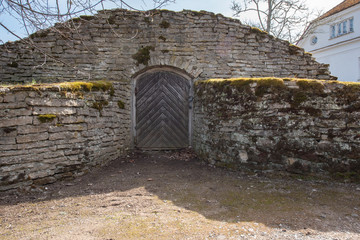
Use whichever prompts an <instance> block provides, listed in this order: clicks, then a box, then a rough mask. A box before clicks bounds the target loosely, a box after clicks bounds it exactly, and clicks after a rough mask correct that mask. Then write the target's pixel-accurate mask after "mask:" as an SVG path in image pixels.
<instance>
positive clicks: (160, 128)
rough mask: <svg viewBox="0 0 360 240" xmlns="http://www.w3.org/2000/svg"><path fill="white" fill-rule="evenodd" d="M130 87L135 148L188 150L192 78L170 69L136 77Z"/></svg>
mask: <svg viewBox="0 0 360 240" xmlns="http://www.w3.org/2000/svg"><path fill="white" fill-rule="evenodd" d="M133 87H134V88H133V90H134V91H133V136H134V144H135V147H137V148H140V149H147V150H160V149H180V148H185V147H188V146H189V145H190V142H191V140H190V137H191V115H192V112H191V106H190V104H191V99H192V97H191V96H192V93H191V92H192V79H191V77H190V76H189V75H188V74H186V73H185V72H183V71H181V70H178V69H174V68H171V67H170V68H169V67H162V68H152V69H148V70H147V71H143V72H141V73H139V74H137V76H136V77H135V78H134V83H133Z"/></svg>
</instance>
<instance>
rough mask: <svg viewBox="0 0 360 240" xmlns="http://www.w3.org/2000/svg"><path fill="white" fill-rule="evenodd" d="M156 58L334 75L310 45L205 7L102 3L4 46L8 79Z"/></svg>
mask: <svg viewBox="0 0 360 240" xmlns="http://www.w3.org/2000/svg"><path fill="white" fill-rule="evenodd" d="M70 29H73V30H72V31H71V30H70ZM155 66H172V67H176V68H178V69H182V70H184V71H185V72H187V73H188V74H190V75H191V76H192V77H193V78H194V79H209V78H215V77H216V78H230V77H271V76H276V77H298V78H315V79H330V78H331V76H330V75H329V74H330V73H329V70H328V65H325V64H320V63H318V62H316V61H315V60H314V58H312V57H311V54H309V53H305V52H304V50H303V49H301V48H298V47H297V46H294V45H291V44H289V42H287V41H283V40H280V39H276V38H274V37H272V36H270V35H268V34H267V33H265V32H262V31H260V30H259V29H256V28H252V27H249V26H245V25H242V24H241V23H240V21H238V20H236V19H231V18H226V17H224V16H222V15H220V14H217V15H215V14H213V13H209V12H203V11H202V12H195V11H189V10H184V11H182V12H171V11H167V10H156V11H151V12H146V13H144V12H136V11H126V10H120V9H117V10H106V11H100V12H99V13H98V14H97V15H95V16H92V17H85V18H79V19H72V20H70V21H69V22H67V23H64V24H56V25H55V26H54V27H52V28H49V29H46V30H42V31H40V32H37V33H35V34H33V35H31V36H30V37H29V38H26V39H23V40H21V41H17V42H9V43H6V44H4V45H1V46H0V82H2V83H5V82H7V83H23V82H32V81H36V82H37V83H39V82H59V81H60V82H62V81H76V80H88V79H109V80H120V79H128V80H129V79H131V77H132V76H134V74H136V73H138V72H139V71H141V70H144V69H146V68H147V67H148V68H151V67H155Z"/></svg>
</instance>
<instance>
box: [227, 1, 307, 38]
mask: <svg viewBox="0 0 360 240" xmlns="http://www.w3.org/2000/svg"><path fill="white" fill-rule="evenodd" d="M231 9H232V10H233V11H234V15H235V16H239V17H240V18H241V17H243V15H244V13H251V12H252V13H255V15H256V21H245V22H246V23H247V24H249V25H252V26H255V27H258V28H260V29H261V30H263V31H266V32H268V33H270V34H271V35H273V36H275V37H278V38H282V39H286V40H288V41H290V42H292V43H294V42H296V41H297V40H298V39H299V38H300V37H301V35H302V32H303V31H304V30H305V28H306V27H307V26H308V24H309V20H310V17H311V16H312V14H313V12H310V11H309V9H308V7H307V6H306V5H305V3H304V1H303V0H241V2H236V1H233V3H232V7H231Z"/></svg>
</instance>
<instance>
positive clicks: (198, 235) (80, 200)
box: [0, 152, 360, 240]
mask: <svg viewBox="0 0 360 240" xmlns="http://www.w3.org/2000/svg"><path fill="white" fill-rule="evenodd" d="M297 178H301V176H296V175H288V174H284V173H280V174H272V176H269V175H268V176H257V175H249V174H244V173H240V172H232V171H229V170H225V169H219V168H214V167H210V166H207V165H206V164H203V163H201V162H199V161H198V160H196V158H195V157H194V156H193V155H192V154H191V153H189V152H181V153H178V152H168V153H159V152H158V153H151V154H150V153H141V152H140V153H133V154H130V155H129V156H128V157H126V158H122V159H118V160H116V161H114V162H112V163H111V164H109V165H108V166H106V167H104V168H101V169H96V170H94V171H92V172H91V173H89V174H86V175H85V176H82V177H80V178H77V179H75V180H72V181H63V182H59V183H56V184H52V185H48V186H46V187H42V188H37V189H33V191H31V192H30V193H19V192H11V193H9V192H6V193H0V239H4V240H5V239H6V240H7V239H9V240H10V239H11V240H14V239H71V240H76V239H86V240H91V239H101V240H105V239H106V240H110V239H291V240H293V239H351V240H353V239H360V217H359V215H360V185H359V184H343V183H335V182H327V181H319V180H314V179H313V180H303V179H297Z"/></svg>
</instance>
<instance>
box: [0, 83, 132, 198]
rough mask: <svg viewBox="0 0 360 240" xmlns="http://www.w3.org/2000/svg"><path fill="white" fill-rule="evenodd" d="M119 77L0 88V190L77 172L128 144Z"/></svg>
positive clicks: (126, 106) (126, 105)
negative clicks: (96, 80)
mask: <svg viewBox="0 0 360 240" xmlns="http://www.w3.org/2000/svg"><path fill="white" fill-rule="evenodd" d="M130 125H131V123H130V86H129V84H128V83H122V82H114V83H110V82H105V81H101V82H100V81H99V82H88V83H80V82H75V83H71V84H69V83H61V84H56V85H31V86H22V87H21V86H18V87H11V88H9V87H1V88H0V152H1V154H0V191H1V190H7V189H12V188H19V187H30V186H31V185H33V184H35V185H42V184H46V183H51V182H55V181H56V180H58V179H63V178H69V177H73V176H76V175H81V174H83V173H84V172H86V171H88V170H89V169H90V168H91V167H94V166H96V165H101V164H105V163H106V162H107V161H111V160H114V159H116V158H118V157H119V156H120V154H122V153H124V151H126V150H127V149H128V148H129V147H130V144H131V137H130V136H131V135H130Z"/></svg>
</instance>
